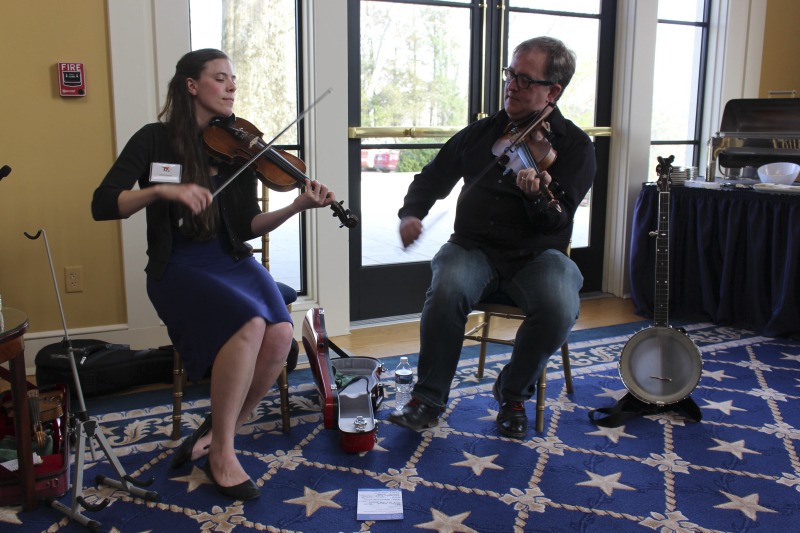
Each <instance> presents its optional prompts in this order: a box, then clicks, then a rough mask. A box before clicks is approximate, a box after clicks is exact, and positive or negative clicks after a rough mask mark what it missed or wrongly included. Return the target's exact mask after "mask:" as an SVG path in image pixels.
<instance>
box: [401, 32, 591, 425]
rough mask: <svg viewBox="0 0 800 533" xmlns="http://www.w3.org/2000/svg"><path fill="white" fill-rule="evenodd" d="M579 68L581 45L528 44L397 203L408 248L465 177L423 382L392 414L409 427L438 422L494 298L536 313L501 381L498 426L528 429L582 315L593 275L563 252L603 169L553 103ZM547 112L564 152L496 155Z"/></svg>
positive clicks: (435, 286) (546, 127) (426, 322)
mask: <svg viewBox="0 0 800 533" xmlns="http://www.w3.org/2000/svg"><path fill="white" fill-rule="evenodd" d="M574 71H575V55H574V53H573V52H572V51H570V50H569V49H567V48H566V46H564V44H563V43H562V42H561V41H559V40H557V39H552V38H549V37H537V38H534V39H530V40H528V41H525V42H523V43H521V44H520V45H519V46H517V48H516V49H515V50H514V52H513V55H512V57H511V63H510V64H509V66H508V67H507V68H504V69H503V77H504V79H505V86H504V96H505V105H504V109H502V110H500V111H498V112H497V113H495V114H494V115H492V116H489V117H487V118H485V119H482V120H479V121H477V122H475V123H473V124H470V125H469V126H467V127H466V128H464V129H463V130H461V131H460V132H459V133H457V134H456V135H455V136H453V138H451V139H450V140H449V141H448V142H447V143H445V145H444V146H443V147H442V149H441V150H440V152H439V153H438V154H437V155H436V157H435V158H434V159H433V161H431V162H430V163H429V164H428V165H426V166H425V168H423V169H422V171H421V172H420V173H419V174H417V175H416V176H415V177H414V181H413V182H412V183H411V185H410V186H409V189H408V193H407V195H406V197H405V199H404V203H403V206H402V208H401V209H400V211H399V217H400V238H401V240H402V243H403V245H404V246H406V247H408V246H410V245H411V244H412V243H413V242H414V241H415V240H417V238H419V236H420V234H421V233H422V229H423V227H422V222H421V221H422V220H423V219H424V217H425V216H426V215H427V214H428V212H429V211H430V209H431V206H433V204H434V203H435V202H436V200H437V199H440V198H445V197H447V195H448V194H449V193H450V191H451V190H452V189H453V187H455V185H456V184H457V183H458V182H459V180H461V179H462V178H463V179H464V187H463V188H462V190H461V194H460V195H459V199H458V205H457V208H456V218H455V227H454V229H455V231H454V233H453V234H452V236H451V237H450V240H449V242H447V243H445V244H444V245H443V246H442V247H441V249H440V250H439V252H438V253H437V254H436V256H435V257H434V258H433V260H432V262H431V269H432V271H433V278H432V281H431V286H430V288H429V289H428V292H427V295H426V299H425V304H424V306H423V310H422V319H421V324H420V354H419V381H418V382H417V383H416V385H415V386H414V390H413V392H412V400H411V402H409V403H408V404H407V405H406V406H405V408H404V409H403V412H402V414H393V415H391V416H390V420H391V421H392V422H394V423H396V424H399V425H402V426H405V427H408V428H411V429H420V428H423V427H431V426H435V425H436V424H437V421H438V417H439V414H440V413H441V412H442V411H443V410H444V408H445V407H446V406H447V402H448V397H449V392H450V384H451V381H452V379H453V376H454V375H455V371H456V368H457V365H458V359H459V357H460V354H461V347H462V342H463V335H464V326H465V324H466V320H467V315H468V314H469V313H470V312H471V311H472V307H473V305H475V304H476V303H477V302H479V301H482V300H484V299H486V298H487V297H490V296H491V297H492V298H500V299H501V301H502V302H505V303H507V304H511V305H516V306H518V307H520V308H522V309H523V310H524V312H525V315H526V319H525V321H524V322H523V324H522V326H520V328H519V331H518V333H517V337H516V340H515V345H514V349H513V352H512V355H511V360H510V362H509V363H508V364H507V365H506V367H505V368H504V369H503V371H502V372H501V373H500V374H499V376H498V378H497V382H496V383H495V386H494V396H495V398H496V399H497V401H498V403H499V404H500V408H499V411H498V415H497V428H498V431H499V432H500V433H502V434H503V435H506V436H509V437H514V438H522V437H524V436H525V434H526V432H527V416H526V414H525V407H524V402H525V401H526V400H528V399H529V398H531V396H532V395H533V393H534V391H535V387H536V382H537V380H538V378H539V375H540V374H541V371H542V368H544V366H545V365H546V364H547V359H548V358H549V357H550V355H551V354H552V353H553V352H554V351H555V350H556V349H558V347H560V346H561V345H562V344H563V343H564V341H565V340H566V338H567V335H568V334H569V331H570V330H571V328H572V326H573V324H574V323H575V320H576V318H577V315H578V311H579V306H580V300H579V297H578V292H579V290H580V288H581V286H582V284H583V277H582V276H581V273H580V271H579V270H578V268H577V266H576V265H575V263H574V262H573V261H572V260H571V259H570V258H569V257H568V255H567V254H566V253H565V252H566V250H567V248H568V246H569V242H570V237H571V233H572V220H573V217H574V215H575V210H576V209H577V207H578V204H579V203H580V201H581V199H583V197H584V196H585V195H586V193H587V191H588V190H589V188H590V187H591V185H592V181H593V179H594V176H595V170H596V163H595V157H594V148H593V146H592V143H591V140H590V139H589V137H588V136H587V135H586V134H585V133H584V132H583V131H581V130H580V128H578V127H576V126H575V125H574V124H573V123H572V122H570V121H569V120H567V119H565V118H564V116H563V115H562V114H561V112H560V111H559V109H558V108H557V107H555V103H556V102H557V101H558V99H559V98H560V97H561V95H562V93H563V91H564V89H566V87H567V85H568V84H569V82H570V80H571V79H572V75H573V73H574ZM543 112H547V113H549V115H548V116H547V119H546V122H543V123H542V124H541V131H539V130H537V132H536V134H537V136H540V137H541V138H542V139H544V140H545V141H546V142H547V143H548V146H547V148H552V149H553V151H554V153H556V154H557V157H556V159H555V160H554V161H553V162H552V164H551V165H550V166H549V168H547V169H546V170H543V169H539V171H538V172H537V170H536V169H534V168H521V169H519V170H518V171H516V170H515V171H510V172H509V170H510V169H509V168H506V167H505V166H504V165H502V164H498V163H501V162H502V158H501V157H500V156H501V155H503V154H502V153H497V150H496V145H498V143H500V141H502V140H503V139H507V138H508V137H509V136H510V135H511V134H512V133H513V132H514V131H517V130H519V129H524V128H525V126H526V125H527V124H529V123H530V122H531V121H535V120H536V118H537V117H539V116H542V115H541V114H542V113H543ZM500 144H502V143H500ZM550 145H551V146H550Z"/></svg>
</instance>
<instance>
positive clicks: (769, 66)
mask: <svg viewBox="0 0 800 533" xmlns="http://www.w3.org/2000/svg"><path fill="white" fill-rule="evenodd" d="M798 23H800V2H798V1H797V0H768V1H767V21H766V29H765V31H764V53H763V59H762V62H761V84H760V86H759V87H760V88H759V92H758V95H759V96H760V97H761V98H767V96H768V93H769V91H787V90H794V91H798V93H797V97H800V54H798V51H800V32H798V31H797V25H798Z"/></svg>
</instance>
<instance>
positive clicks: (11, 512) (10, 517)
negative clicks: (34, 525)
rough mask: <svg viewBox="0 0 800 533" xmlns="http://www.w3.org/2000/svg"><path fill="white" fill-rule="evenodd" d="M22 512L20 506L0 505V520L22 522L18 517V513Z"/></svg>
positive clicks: (9, 522) (13, 522) (8, 522)
mask: <svg viewBox="0 0 800 533" xmlns="http://www.w3.org/2000/svg"><path fill="white" fill-rule="evenodd" d="M21 512H22V507H19V506H15V507H0V522H5V523H6V524H22V520H20V519H19V513H21Z"/></svg>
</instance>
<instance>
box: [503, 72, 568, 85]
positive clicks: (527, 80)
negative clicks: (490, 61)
mask: <svg viewBox="0 0 800 533" xmlns="http://www.w3.org/2000/svg"><path fill="white" fill-rule="evenodd" d="M503 79H504V80H505V81H506V83H511V80H517V87H519V88H520V89H527V88H528V87H530V86H531V85H545V86H547V87H549V86H550V85H555V84H556V82H554V81H550V80H534V79H533V78H531V77H529V76H526V75H525V74H517V73H516V72H514V71H513V70H511V69H510V68H508V67H504V68H503Z"/></svg>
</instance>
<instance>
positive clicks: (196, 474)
mask: <svg viewBox="0 0 800 533" xmlns="http://www.w3.org/2000/svg"><path fill="white" fill-rule="evenodd" d="M169 479H170V480H171V481H182V482H185V483H188V485H189V486H188V487H186V492H192V491H193V490H195V489H196V488H198V487H200V486H202V485H206V484H211V480H210V479H208V476H207V475H206V473H205V472H203V470H202V469H201V468H197V467H196V466H194V465H192V472H191V473H190V474H189V475H188V476H178V477H171V478H169Z"/></svg>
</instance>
